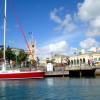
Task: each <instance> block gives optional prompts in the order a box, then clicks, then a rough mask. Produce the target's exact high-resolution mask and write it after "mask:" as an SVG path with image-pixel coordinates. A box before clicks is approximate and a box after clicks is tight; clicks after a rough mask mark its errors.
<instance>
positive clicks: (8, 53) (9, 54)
mask: <svg viewBox="0 0 100 100" xmlns="http://www.w3.org/2000/svg"><path fill="white" fill-rule="evenodd" d="M6 59H7V61H8V63H9V64H10V60H13V61H15V60H16V55H15V54H14V52H13V51H12V50H11V48H10V47H9V46H8V47H7V49H6Z"/></svg>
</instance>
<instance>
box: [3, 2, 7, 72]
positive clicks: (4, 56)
mask: <svg viewBox="0 0 100 100" xmlns="http://www.w3.org/2000/svg"><path fill="white" fill-rule="evenodd" d="M5 52H6V0H4V51H3V59H4V64H3V68H2V71H5V70H6V68H5V67H6V53H5Z"/></svg>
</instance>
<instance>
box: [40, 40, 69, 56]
mask: <svg viewBox="0 0 100 100" xmlns="http://www.w3.org/2000/svg"><path fill="white" fill-rule="evenodd" d="M68 50H69V45H68V43H67V42H66V41H58V42H55V43H49V44H47V45H45V46H43V47H41V48H40V50H39V51H40V56H41V55H42V56H44V57H48V56H51V55H52V54H66V53H67V52H68Z"/></svg>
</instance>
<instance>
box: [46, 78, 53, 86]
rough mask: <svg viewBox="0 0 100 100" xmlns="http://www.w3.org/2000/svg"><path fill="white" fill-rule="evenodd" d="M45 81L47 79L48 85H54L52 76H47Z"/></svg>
mask: <svg viewBox="0 0 100 100" xmlns="http://www.w3.org/2000/svg"><path fill="white" fill-rule="evenodd" d="M46 81H47V84H48V86H53V85H54V79H53V78H47V79H46Z"/></svg>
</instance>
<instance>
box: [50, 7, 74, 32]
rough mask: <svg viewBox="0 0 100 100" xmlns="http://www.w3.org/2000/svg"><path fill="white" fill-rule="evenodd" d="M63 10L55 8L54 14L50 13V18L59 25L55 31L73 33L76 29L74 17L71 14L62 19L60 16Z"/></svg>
mask: <svg viewBox="0 0 100 100" xmlns="http://www.w3.org/2000/svg"><path fill="white" fill-rule="evenodd" d="M61 10H62V9H61ZM61 10H59V9H57V8H55V9H54V10H53V11H52V12H50V18H51V19H52V20H53V21H54V22H56V23H57V24H58V25H59V26H58V27H57V28H55V30H56V31H62V32H63V33H68V32H73V31H74V30H75V29H76V25H75V24H74V20H73V18H72V16H71V15H70V14H66V15H65V17H64V19H62V18H61V17H60V16H59V15H58V13H59V12H60V11H61Z"/></svg>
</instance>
